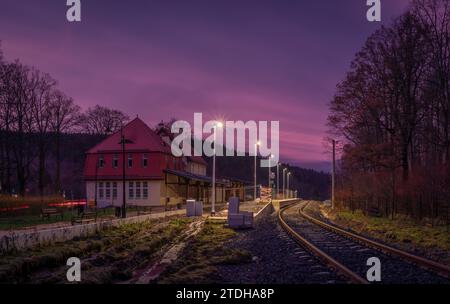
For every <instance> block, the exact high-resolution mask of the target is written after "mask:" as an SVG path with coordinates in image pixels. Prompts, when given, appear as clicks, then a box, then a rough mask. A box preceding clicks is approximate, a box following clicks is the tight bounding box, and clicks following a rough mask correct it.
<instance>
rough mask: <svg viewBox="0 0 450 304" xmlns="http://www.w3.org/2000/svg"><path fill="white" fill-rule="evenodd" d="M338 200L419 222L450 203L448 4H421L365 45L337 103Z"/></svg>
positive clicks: (430, 0) (422, 0)
mask: <svg viewBox="0 0 450 304" xmlns="http://www.w3.org/2000/svg"><path fill="white" fill-rule="evenodd" d="M330 111H331V114H330V115H329V119H328V122H329V126H330V131H331V134H332V136H333V137H335V138H338V139H339V143H340V146H341V148H342V158H341V163H340V172H339V177H338V179H337V192H336V198H337V201H338V202H339V203H341V204H343V205H345V206H347V207H350V208H352V209H355V208H360V209H363V210H365V211H368V210H369V209H370V208H378V209H379V210H381V212H382V213H383V214H384V215H386V216H394V215H395V214H396V213H402V214H408V215H411V216H413V217H415V218H418V219H421V218H423V217H431V218H435V219H436V218H439V217H441V218H446V217H447V216H448V206H449V202H450V4H449V2H448V1H447V0H415V1H412V4H411V6H410V8H409V10H408V11H407V12H406V13H405V14H403V15H402V16H400V17H399V18H397V19H396V20H395V21H394V22H393V24H392V25H391V26H389V27H382V28H381V29H380V30H378V31H377V32H375V33H374V34H373V35H372V36H371V37H370V38H369V39H368V40H367V42H366V43H365V45H364V47H363V48H362V49H361V51H360V52H358V53H357V54H356V58H355V59H354V61H353V62H352V65H351V69H350V71H349V72H348V73H347V76H346V78H345V80H344V81H343V82H341V83H340V84H339V85H338V87H337V93H336V95H335V97H334V99H333V100H332V102H331V106H330Z"/></svg>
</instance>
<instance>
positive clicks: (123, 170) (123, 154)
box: [120, 127, 127, 218]
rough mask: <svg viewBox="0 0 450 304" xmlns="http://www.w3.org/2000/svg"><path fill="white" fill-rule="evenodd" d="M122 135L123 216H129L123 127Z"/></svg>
mask: <svg viewBox="0 0 450 304" xmlns="http://www.w3.org/2000/svg"><path fill="white" fill-rule="evenodd" d="M120 135H121V144H122V218H126V217H127V210H126V194H125V191H126V187H125V182H126V178H125V164H126V162H125V136H124V135H123V127H122V129H121V130H120Z"/></svg>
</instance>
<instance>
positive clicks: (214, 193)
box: [211, 122, 223, 215]
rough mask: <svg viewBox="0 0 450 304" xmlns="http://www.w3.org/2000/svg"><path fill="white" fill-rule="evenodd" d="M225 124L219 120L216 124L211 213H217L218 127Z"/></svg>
mask: <svg viewBox="0 0 450 304" xmlns="http://www.w3.org/2000/svg"><path fill="white" fill-rule="evenodd" d="M222 126H223V124H222V123H221V122H217V123H216V125H215V126H214V155H213V173H212V199H211V215H214V214H216V132H217V128H222Z"/></svg>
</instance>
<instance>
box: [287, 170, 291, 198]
mask: <svg viewBox="0 0 450 304" xmlns="http://www.w3.org/2000/svg"><path fill="white" fill-rule="evenodd" d="M290 176H291V172H288V174H287V193H288V196H289V177H290Z"/></svg>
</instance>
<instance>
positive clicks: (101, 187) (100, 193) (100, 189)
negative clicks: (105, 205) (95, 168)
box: [98, 182, 104, 199]
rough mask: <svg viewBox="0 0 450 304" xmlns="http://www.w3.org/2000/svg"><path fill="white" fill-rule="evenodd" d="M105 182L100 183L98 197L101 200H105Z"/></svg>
mask: <svg viewBox="0 0 450 304" xmlns="http://www.w3.org/2000/svg"><path fill="white" fill-rule="evenodd" d="M103 193H104V192H103V182H100V183H98V197H99V198H100V199H103V197H104V195H103Z"/></svg>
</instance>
